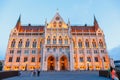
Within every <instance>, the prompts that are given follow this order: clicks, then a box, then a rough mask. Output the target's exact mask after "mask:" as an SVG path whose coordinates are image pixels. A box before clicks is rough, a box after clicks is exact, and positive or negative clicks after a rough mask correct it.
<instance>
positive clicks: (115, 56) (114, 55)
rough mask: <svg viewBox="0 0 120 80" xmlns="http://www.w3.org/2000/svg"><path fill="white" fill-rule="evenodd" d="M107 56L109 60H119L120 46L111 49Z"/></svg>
mask: <svg viewBox="0 0 120 80" xmlns="http://www.w3.org/2000/svg"><path fill="white" fill-rule="evenodd" d="M109 55H110V57H111V58H113V59H114V60H120V45H119V46H117V47H115V48H113V49H111V50H110V51H109Z"/></svg>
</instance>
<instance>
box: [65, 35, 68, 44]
mask: <svg viewBox="0 0 120 80" xmlns="http://www.w3.org/2000/svg"><path fill="white" fill-rule="evenodd" d="M65 44H68V38H67V36H66V37H65Z"/></svg>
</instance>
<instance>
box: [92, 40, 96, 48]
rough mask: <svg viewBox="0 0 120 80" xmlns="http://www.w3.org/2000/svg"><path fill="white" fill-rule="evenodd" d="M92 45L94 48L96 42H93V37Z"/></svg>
mask: <svg viewBox="0 0 120 80" xmlns="http://www.w3.org/2000/svg"><path fill="white" fill-rule="evenodd" d="M92 46H93V48H95V47H96V42H95V40H94V39H93V41H92Z"/></svg>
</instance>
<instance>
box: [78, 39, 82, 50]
mask: <svg viewBox="0 0 120 80" xmlns="http://www.w3.org/2000/svg"><path fill="white" fill-rule="evenodd" d="M78 47H79V48H82V41H81V40H79V42H78Z"/></svg>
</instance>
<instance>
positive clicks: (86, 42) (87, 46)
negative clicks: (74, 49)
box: [85, 39, 90, 48]
mask: <svg viewBox="0 0 120 80" xmlns="http://www.w3.org/2000/svg"><path fill="white" fill-rule="evenodd" d="M85 46H86V48H89V46H90V45H89V41H88V39H86V41H85Z"/></svg>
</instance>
